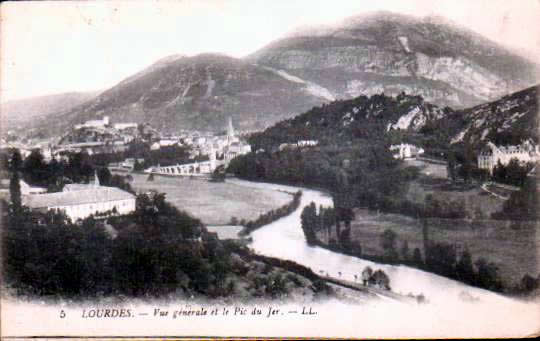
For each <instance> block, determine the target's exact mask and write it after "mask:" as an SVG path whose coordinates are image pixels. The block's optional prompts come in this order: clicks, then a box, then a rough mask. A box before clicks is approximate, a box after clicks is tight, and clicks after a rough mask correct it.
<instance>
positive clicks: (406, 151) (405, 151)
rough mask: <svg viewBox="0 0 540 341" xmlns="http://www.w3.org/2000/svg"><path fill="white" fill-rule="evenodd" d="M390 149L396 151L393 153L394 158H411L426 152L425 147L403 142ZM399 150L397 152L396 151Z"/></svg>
mask: <svg viewBox="0 0 540 341" xmlns="http://www.w3.org/2000/svg"><path fill="white" fill-rule="evenodd" d="M390 151H392V152H394V154H393V155H392V156H393V157H394V159H402V160H403V159H410V158H414V157H417V156H418V155H421V154H424V148H420V147H417V146H414V145H412V144H407V143H401V144H395V145H392V146H390ZM396 151H397V152H396Z"/></svg>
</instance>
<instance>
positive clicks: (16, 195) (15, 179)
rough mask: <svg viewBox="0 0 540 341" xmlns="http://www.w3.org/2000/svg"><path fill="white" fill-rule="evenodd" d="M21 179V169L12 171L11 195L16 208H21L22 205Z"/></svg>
mask: <svg viewBox="0 0 540 341" xmlns="http://www.w3.org/2000/svg"><path fill="white" fill-rule="evenodd" d="M20 181H21V180H20V178H19V171H17V170H15V171H12V173H11V180H10V181H9V195H10V198H11V203H12V204H13V208H14V209H15V210H19V209H20V208H21V206H22V201H21V183H20Z"/></svg>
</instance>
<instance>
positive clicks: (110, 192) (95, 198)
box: [22, 185, 135, 221]
mask: <svg viewBox="0 0 540 341" xmlns="http://www.w3.org/2000/svg"><path fill="white" fill-rule="evenodd" d="M22 201H23V204H24V205H25V206H28V207H29V208H30V209H32V210H37V211H42V212H46V211H49V210H55V211H63V212H64V213H65V214H66V215H67V216H68V217H69V218H71V220H72V221H77V220H78V219H84V218H86V217H89V216H90V215H92V214H94V215H95V214H103V213H105V212H110V211H112V212H115V213H116V214H120V215H123V214H129V213H131V212H133V211H135V196H134V195H133V194H131V193H129V192H126V191H123V190H121V189H119V188H116V187H105V186H95V185H80V186H74V185H71V186H69V188H65V189H64V191H62V192H56V193H46V194H34V195H25V196H23V197H22Z"/></svg>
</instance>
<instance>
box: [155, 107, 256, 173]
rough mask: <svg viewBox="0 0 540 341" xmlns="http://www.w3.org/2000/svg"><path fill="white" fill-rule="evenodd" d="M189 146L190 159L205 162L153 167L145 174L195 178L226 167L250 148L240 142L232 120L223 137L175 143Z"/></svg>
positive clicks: (206, 137) (200, 138)
mask: <svg viewBox="0 0 540 341" xmlns="http://www.w3.org/2000/svg"><path fill="white" fill-rule="evenodd" d="M176 143H178V144H179V145H188V146H190V157H191V158H195V157H200V156H207V157H208V160H207V161H197V162H190V163H183V164H176V165H170V166H159V165H158V166H154V167H150V168H148V169H146V170H145V172H146V173H155V174H161V175H178V176H197V175H207V174H211V173H213V172H214V171H215V170H216V169H217V168H218V167H220V166H223V167H227V166H228V165H229V162H230V161H231V160H232V159H234V158H235V157H237V156H239V155H245V154H247V153H249V152H251V146H250V145H249V144H247V143H246V142H244V141H242V140H241V139H240V138H239V137H238V136H236V134H235V132H234V128H233V125H232V120H231V119H230V118H229V123H228V126H227V134H226V135H225V136H213V135H208V136H201V135H196V136H191V137H189V138H183V139H182V140H181V141H178V142H176Z"/></svg>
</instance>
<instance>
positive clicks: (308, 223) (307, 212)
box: [300, 202, 318, 244]
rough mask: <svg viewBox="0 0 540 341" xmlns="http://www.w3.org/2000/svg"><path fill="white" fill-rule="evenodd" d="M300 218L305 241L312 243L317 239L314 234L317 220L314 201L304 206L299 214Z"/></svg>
mask: <svg viewBox="0 0 540 341" xmlns="http://www.w3.org/2000/svg"><path fill="white" fill-rule="evenodd" d="M300 220H301V223H302V230H303V231H304V235H305V237H306V241H307V243H308V244H314V243H315V242H316V240H317V237H316V236H315V228H316V226H317V222H318V217H317V206H315V203H314V202H311V204H309V205H308V206H306V207H304V209H303V210H302V214H301V215H300Z"/></svg>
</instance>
